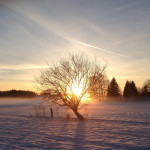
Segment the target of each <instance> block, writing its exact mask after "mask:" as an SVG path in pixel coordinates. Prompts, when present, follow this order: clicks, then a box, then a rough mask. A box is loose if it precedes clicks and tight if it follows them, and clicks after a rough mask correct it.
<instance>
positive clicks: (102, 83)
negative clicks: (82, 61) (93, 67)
mask: <svg viewBox="0 0 150 150" xmlns="http://www.w3.org/2000/svg"><path fill="white" fill-rule="evenodd" d="M93 78H94V77H91V82H90V94H91V95H92V96H94V97H101V98H102V97H105V96H106V95H107V90H108V85H109V80H108V77H107V76H106V75H102V76H101V77H99V78H98V79H97V80H96V81H95V82H94V83H93V82H92V81H93Z"/></svg>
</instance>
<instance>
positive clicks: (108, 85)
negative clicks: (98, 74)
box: [91, 76, 150, 100]
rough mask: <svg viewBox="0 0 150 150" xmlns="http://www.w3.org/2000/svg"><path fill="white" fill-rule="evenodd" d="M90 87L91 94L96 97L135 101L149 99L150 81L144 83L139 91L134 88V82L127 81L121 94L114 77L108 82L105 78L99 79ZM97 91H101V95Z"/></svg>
mask: <svg viewBox="0 0 150 150" xmlns="http://www.w3.org/2000/svg"><path fill="white" fill-rule="evenodd" d="M104 80H105V82H104ZM104 83H105V84H104ZM91 87H92V88H91V93H92V95H94V96H96V97H109V98H110V97H111V98H115V99H116V98H118V99H119V98H120V99H122V98H123V99H125V100H136V99H138V98H148V97H150V79H148V80H146V81H145V82H144V84H143V87H142V88H141V89H138V88H137V87H136V84H135V82H134V81H128V80H127V81H126V83H125V86H124V89H123V92H121V89H120V87H119V85H118V83H117V81H116V79H115V78H114V77H113V78H112V80H111V81H110V82H109V80H108V78H107V77H106V76H105V77H103V79H99V81H98V82H97V83H92V86H91ZM99 91H101V93H100V92H99Z"/></svg>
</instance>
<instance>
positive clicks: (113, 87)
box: [107, 78, 120, 97]
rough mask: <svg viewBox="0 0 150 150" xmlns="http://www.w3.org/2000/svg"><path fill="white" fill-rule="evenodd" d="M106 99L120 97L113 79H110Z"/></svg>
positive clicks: (118, 89)
mask: <svg viewBox="0 0 150 150" xmlns="http://www.w3.org/2000/svg"><path fill="white" fill-rule="evenodd" d="M107 96H108V97H118V96H120V88H119V86H118V83H117V81H116V79H115V78H112V80H111V81H110V84H109V86H108V93H107Z"/></svg>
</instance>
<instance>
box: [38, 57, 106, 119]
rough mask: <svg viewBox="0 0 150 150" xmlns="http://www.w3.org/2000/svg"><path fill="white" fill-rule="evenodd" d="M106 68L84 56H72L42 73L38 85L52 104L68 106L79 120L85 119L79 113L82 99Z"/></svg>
mask: <svg viewBox="0 0 150 150" xmlns="http://www.w3.org/2000/svg"><path fill="white" fill-rule="evenodd" d="M105 68H106V66H102V67H101V66H100V65H99V64H98V63H94V62H92V61H90V60H89V59H88V58H87V57H86V56H85V55H83V54H80V55H79V54H74V55H72V54H70V55H69V58H62V59H60V61H59V62H58V63H57V64H54V65H53V66H50V65H48V67H47V68H46V69H45V70H43V71H41V75H40V77H39V78H37V80H36V81H37V83H38V84H39V86H40V89H41V90H42V91H46V94H45V95H46V96H47V97H48V99H49V102H50V103H52V104H58V105H60V106H67V107H68V108H70V109H72V110H73V112H74V113H75V115H76V116H77V118H78V119H80V120H83V119H84V117H83V116H82V115H81V114H80V113H79V112H78V109H79V107H80V106H82V105H83V103H81V101H82V98H83V97H84V96H85V95H86V94H87V93H88V91H89V87H90V82H91V77H94V78H93V81H92V82H93V83H94V82H96V80H98V79H99V78H100V77H101V76H102V74H103V73H104V70H105Z"/></svg>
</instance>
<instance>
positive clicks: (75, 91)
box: [67, 79, 87, 102]
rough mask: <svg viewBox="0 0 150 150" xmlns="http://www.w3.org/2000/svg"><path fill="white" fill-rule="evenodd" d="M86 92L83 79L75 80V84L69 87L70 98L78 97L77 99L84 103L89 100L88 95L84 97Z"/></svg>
mask: <svg viewBox="0 0 150 150" xmlns="http://www.w3.org/2000/svg"><path fill="white" fill-rule="evenodd" d="M84 90H85V87H84V81H83V79H82V80H81V81H78V80H77V79H76V80H73V82H72V83H70V85H69V86H68V87H67V93H68V95H69V97H70V98H73V97H74V96H76V98H77V99H80V98H81V101H82V102H84V101H85V100H86V99H87V94H85V95H84V96H83V97H82V94H83V92H84Z"/></svg>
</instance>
